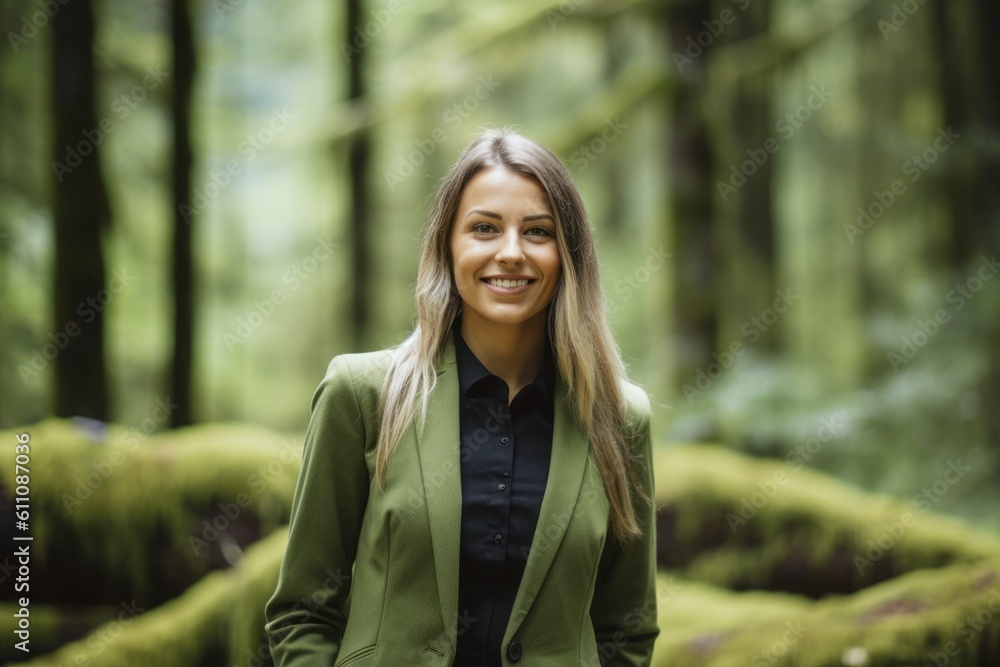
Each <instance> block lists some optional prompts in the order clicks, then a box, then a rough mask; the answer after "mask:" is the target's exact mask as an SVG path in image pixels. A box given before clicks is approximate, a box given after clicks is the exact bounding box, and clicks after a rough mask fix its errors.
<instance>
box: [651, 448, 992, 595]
mask: <svg viewBox="0 0 1000 667" xmlns="http://www.w3.org/2000/svg"><path fill="white" fill-rule="evenodd" d="M655 465H656V470H655V474H656V492H657V501H658V503H659V504H660V506H661V510H660V512H661V520H660V522H659V524H658V530H659V531H660V533H661V535H660V536H659V537H660V544H661V545H667V546H665V547H661V551H660V558H661V563H662V564H663V565H664V566H666V567H669V568H671V569H676V570H678V571H682V572H684V573H685V575H686V576H688V577H690V578H693V579H702V580H705V581H710V582H713V583H716V584H719V585H724V586H729V587H736V588H766V589H773V590H790V591H792V592H811V593H820V594H821V593H823V592H829V591H830V590H834V591H841V592H849V591H852V590H857V589H860V588H863V587H865V586H868V585H871V584H873V583H877V582H878V581H882V580H885V579H888V578H891V577H893V576H896V575H897V574H900V573H903V572H908V571H911V570H916V569H921V568H926V567H937V566H941V565H947V564H950V563H961V562H974V561H977V560H980V559H983V558H987V557H991V556H995V555H1000V537H998V536H996V535H992V534H988V533H984V532H982V531H979V530H976V529H974V528H972V527H970V526H968V525H966V524H964V523H963V522H961V521H959V520H957V519H952V518H949V517H945V516H942V515H939V514H936V513H934V512H925V511H922V508H921V507H920V506H918V505H916V504H914V503H907V502H905V501H902V500H899V499H896V498H891V497H888V496H881V495H876V494H871V493H866V492H863V491H860V490H858V489H854V488H852V487H850V486H847V485H845V484H843V483H840V482H838V481H837V480H835V479H832V478H830V477H828V476H826V475H823V474H820V473H817V472H814V471H811V470H809V469H807V468H800V469H798V470H796V468H795V467H794V466H792V465H788V464H786V463H785V462H783V461H775V460H770V459H755V458H751V457H748V456H744V455H742V454H739V453H736V452H733V451H731V450H728V449H724V448H721V447H714V446H708V445H690V446H677V447H671V448H660V449H659V450H658V451H657V454H656V462H655ZM793 573H794V574H795V576H797V577H798V578H799V580H800V582H801V583H800V584H798V585H796V584H794V583H793V584H789V583H787V581H783V578H784V579H786V580H790V579H794V577H790V575H791V574H793ZM810 577H814V578H815V579H817V580H818V579H819V578H820V577H826V578H827V582H826V583H827V584H829V587H827V588H825V589H824V585H825V584H824V583H823V582H820V581H816V582H811V581H809V579H810ZM813 584H815V587H816V590H815V591H807V590H804V589H803V588H802V587H803V586H804V587H805V588H809V587H810V586H812V585H813ZM797 586H799V587H797Z"/></svg>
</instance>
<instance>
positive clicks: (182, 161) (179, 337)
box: [170, 0, 196, 427]
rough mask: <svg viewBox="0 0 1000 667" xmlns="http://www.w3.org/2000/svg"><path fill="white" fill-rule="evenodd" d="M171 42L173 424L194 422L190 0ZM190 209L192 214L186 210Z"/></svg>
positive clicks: (181, 1)
mask: <svg viewBox="0 0 1000 667" xmlns="http://www.w3.org/2000/svg"><path fill="white" fill-rule="evenodd" d="M170 5H171V19H172V21H171V41H172V42H173V47H174V94H173V101H172V106H173V108H172V113H173V123H174V127H173V188H174V192H173V197H174V247H173V266H172V270H173V274H172V279H173V293H174V350H173V359H172V362H171V365H170V398H171V401H173V403H174V404H175V405H177V406H178V407H177V408H176V409H175V410H174V412H173V413H172V414H171V415H170V419H171V426H174V427H177V426H185V425H187V424H190V423H192V421H193V414H192V400H191V374H192V373H191V371H192V366H193V362H194V359H193V352H194V294H193V291H194V287H193V282H194V281H193V271H194V270H193V262H192V258H191V223H192V222H193V221H194V220H195V219H196V218H195V217H194V213H193V212H190V210H189V209H182V206H186V204H187V202H188V201H189V200H190V195H191V163H192V151H191V88H192V85H193V82H194V72H195V55H194V39H193V36H192V32H191V16H190V12H189V9H188V5H187V0H171V3H170ZM185 210H188V211H189V212H188V213H185V212H184V211H185Z"/></svg>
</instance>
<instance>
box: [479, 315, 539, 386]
mask: <svg viewBox="0 0 1000 667" xmlns="http://www.w3.org/2000/svg"><path fill="white" fill-rule="evenodd" d="M466 311H467V309H464V308H463V310H462V315H461V318H462V326H461V333H462V338H463V339H464V340H465V343H466V345H468V346H469V349H470V350H472V353H473V354H475V355H476V358H477V359H479V361H480V362H482V364H483V366H485V367H486V370H488V371H489V372H490V373H493V374H494V375H496V376H497V377H499V378H501V379H503V380H504V381H505V382H506V383H507V386H508V388H509V389H510V398H509V400H513V399H514V396H516V395H517V393H518V392H519V391H520V390H521V389H522V388H523V387H525V386H527V385H529V384H531V383H532V382H533V381H534V380H535V378H536V377H538V374H539V373H540V372H541V370H542V363H543V361H544V359H545V336H546V331H545V323H546V311H544V310H543V311H542V312H540V313H538V314H537V315H536V316H534V317H532V318H531V319H530V320H527V321H525V322H519V323H517V324H498V323H496V322H491V321H489V320H486V319H484V318H482V317H480V316H479V315H478V314H476V313H472V312H466Z"/></svg>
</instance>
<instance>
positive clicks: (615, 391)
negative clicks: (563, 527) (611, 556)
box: [376, 129, 649, 542]
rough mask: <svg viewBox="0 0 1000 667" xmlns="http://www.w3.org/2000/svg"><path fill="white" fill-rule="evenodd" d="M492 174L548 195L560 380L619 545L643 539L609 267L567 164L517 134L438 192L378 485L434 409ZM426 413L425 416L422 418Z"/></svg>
mask: <svg viewBox="0 0 1000 667" xmlns="http://www.w3.org/2000/svg"><path fill="white" fill-rule="evenodd" d="M492 167H504V168H506V169H509V170H512V171H516V172H520V173H522V174H526V175H528V176H532V177H534V178H535V179H537V180H538V182H539V183H540V184H541V186H542V187H543V188H544V190H545V192H546V194H547V195H548V199H549V205H550V207H551V210H552V213H553V215H554V217H555V223H556V243H557V247H558V250H559V259H560V263H561V267H562V276H561V278H560V281H559V283H558V285H557V287H556V291H555V293H554V295H553V297H552V301H551V303H550V304H549V307H548V317H547V325H546V326H547V329H548V335H549V340H550V341H552V347H553V352H554V355H555V358H556V364H557V371H558V373H559V374H560V376H561V377H562V378H563V379H564V380H565V382H566V386H567V388H568V392H567V399H568V400H569V403H570V405H571V412H572V413H573V415H574V416H575V418H576V419H577V420H578V422H579V423H580V424H581V425H582V426H583V429H584V431H585V432H586V433H587V434H588V436H589V437H590V441H591V445H592V447H593V451H594V454H595V458H596V462H597V465H598V469H599V470H600V472H601V476H602V479H603V480H604V488H605V492H606V494H607V497H608V500H609V504H610V518H611V525H612V529H613V532H614V533H615V535H616V537H617V538H618V539H619V541H622V542H624V541H628V540H631V539H633V538H635V537H638V536H639V535H640V533H641V529H640V528H639V525H638V522H637V521H636V513H635V505H634V504H633V500H632V495H631V493H630V491H629V487H630V486H632V487H633V488H635V490H636V491H637V495H638V501H639V502H643V501H647V500H649V498H647V497H646V495H645V493H644V491H643V489H642V486H641V484H640V482H639V481H638V477H637V472H636V470H635V464H634V462H633V455H632V453H631V451H630V446H629V438H630V435H631V431H630V429H631V428H632V427H633V426H634V424H630V423H629V421H628V414H627V405H626V400H627V399H626V397H625V394H624V386H625V384H624V383H625V382H627V377H626V373H625V365H624V362H623V361H622V357H621V352H620V351H619V349H618V345H617V342H616V341H615V339H614V335H613V334H612V332H611V329H610V326H609V325H608V321H607V316H606V304H605V296H604V291H603V290H602V288H601V282H600V273H599V264H598V259H597V254H596V251H595V249H594V243H593V239H592V236H591V230H590V223H589V221H588V219H587V216H586V211H585V210H584V206H583V200H582V199H581V197H580V193H579V191H578V190H577V188H576V185H575V184H574V183H573V180H572V178H571V177H570V174H569V172H568V171H567V170H566V167H565V166H564V165H563V163H562V162H561V161H560V160H559V158H558V157H556V155H555V154H553V153H552V152H551V151H549V150H548V149H547V148H544V147H543V146H541V145H539V144H538V143H536V142H534V141H532V140H530V139H528V138H526V137H524V136H522V135H520V134H517V133H515V132H513V131H511V130H508V129H503V130H496V129H490V130H487V131H485V132H484V133H483V134H482V135H481V136H479V137H478V138H476V139H475V140H473V141H472V143H471V144H470V145H469V146H468V147H467V148H466V149H465V151H464V152H463V153H462V155H461V156H460V157H459V159H458V161H457V162H456V163H455V164H454V165H453V166H452V167H451V170H450V171H449V172H448V174H447V175H446V176H445V177H444V179H443V180H442V181H441V183H440V185H439V186H438V189H437V192H436V195H435V198H434V203H433V206H432V209H431V212H430V215H429V216H428V219H427V222H426V224H425V226H424V229H423V231H422V239H421V246H420V261H419V265H418V268H417V283H416V289H415V300H416V311H417V312H416V325H415V326H414V329H413V331H412V333H410V334H409V336H407V338H406V339H405V340H403V342H401V343H400V344H398V345H397V346H395V348H394V353H393V356H392V359H391V361H390V365H389V371H388V373H387V375H386V378H385V382H384V384H383V386H382V392H381V394H380V398H379V414H380V415H382V421H381V428H380V430H379V437H378V443H377V445H376V477H377V480H378V485H379V488H384V485H385V474H386V466H387V464H388V460H389V456H390V455H391V454H392V451H393V450H394V449H395V447H396V445H397V444H398V443H399V441H400V439H401V438H402V437H403V435H404V433H405V432H406V430H407V429H408V428H409V426H410V425H411V424H412V423H413V420H414V418H416V417H418V416H419V421H418V422H417V423H418V425H419V428H421V429H422V428H423V426H424V424H425V423H426V419H427V405H428V402H429V398H430V395H431V393H432V392H433V391H434V388H435V386H436V385H437V368H436V367H437V364H438V363H439V361H440V358H441V355H442V354H443V352H444V349H445V347H446V344H447V338H448V336H449V335H450V332H451V327H452V325H453V323H454V321H455V316H456V314H457V313H458V311H459V308H460V306H461V299H460V298H459V295H458V291H457V288H456V287H455V282H454V277H453V268H452V267H453V263H452V258H451V250H450V234H451V226H452V223H453V220H454V218H455V215H456V211H457V208H458V202H459V198H460V197H461V194H462V190H463V188H464V187H465V185H466V184H467V183H468V182H469V180H470V179H471V178H472V177H473V176H474V175H475V174H476V173H478V172H479V171H481V170H483V169H488V168H492ZM418 404H419V407H420V411H419V414H418V412H417V406H418Z"/></svg>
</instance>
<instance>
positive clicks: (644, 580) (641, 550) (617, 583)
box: [590, 398, 660, 667]
mask: <svg viewBox="0 0 1000 667" xmlns="http://www.w3.org/2000/svg"><path fill="white" fill-rule="evenodd" d="M650 420H651V412H650V409H649V403H648V398H647V402H646V409H645V410H644V411H643V416H642V421H641V422H640V424H639V430H638V432H637V433H638V440H637V441H636V443H637V448H638V453H639V454H640V456H641V458H640V461H639V463H640V468H639V470H638V473H639V479H640V480H641V481H642V486H643V489H644V491H645V492H646V495H647V496H648V497H649V498H650V501H649V502H648V503H647V504H645V505H643V506H642V507H640V508H639V512H638V519H639V527H640V528H641V529H642V535H641V536H640V537H638V538H636V539H634V540H633V541H632V542H630V543H629V544H628V546H626V547H625V548H622V546H621V544H620V543H619V542H618V540H616V539H615V538H614V535H608V539H607V542H606V543H605V546H604V553H603V554H602V555H601V562H600V565H599V566H598V577H597V589H596V590H595V591H594V599H593V601H592V603H591V606H590V618H591V621H592V622H593V624H594V632H595V634H596V635H597V650H598V653H599V654H600V655H601V665H615V666H616V667H618V666H620V667H640V666H642V667H646V666H648V665H649V664H650V662H651V660H652V656H653V643H654V641H655V640H656V637H657V636H658V635H659V633H660V628H659V624H658V621H657V601H656V502H655V496H654V487H653V447H652V437H651V435H650Z"/></svg>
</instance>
